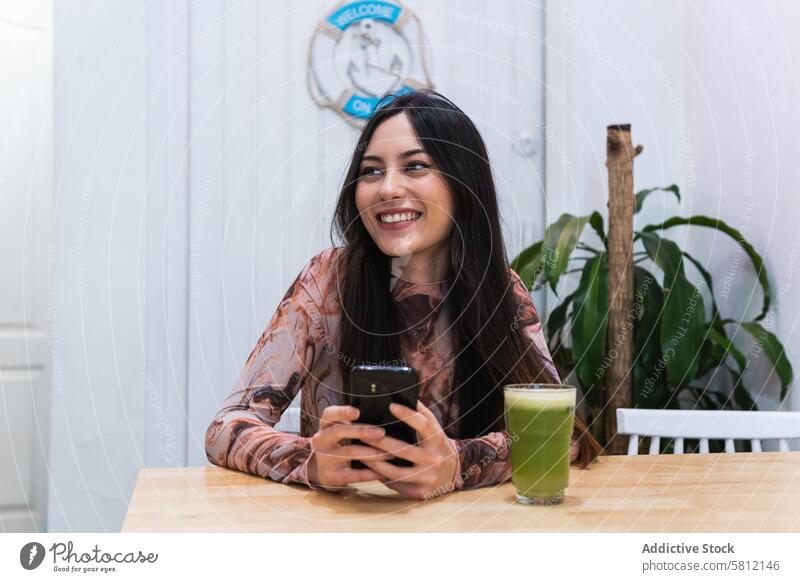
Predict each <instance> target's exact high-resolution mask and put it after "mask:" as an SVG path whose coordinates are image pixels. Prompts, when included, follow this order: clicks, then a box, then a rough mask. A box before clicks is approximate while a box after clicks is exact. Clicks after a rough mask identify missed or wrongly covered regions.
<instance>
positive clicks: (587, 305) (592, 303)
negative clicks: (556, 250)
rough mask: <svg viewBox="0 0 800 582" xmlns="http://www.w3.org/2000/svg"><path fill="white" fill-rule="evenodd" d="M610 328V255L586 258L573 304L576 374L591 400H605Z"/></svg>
mask: <svg viewBox="0 0 800 582" xmlns="http://www.w3.org/2000/svg"><path fill="white" fill-rule="evenodd" d="M607 330H608V256H607V255H606V254H605V253H603V254H600V255H597V256H596V257H593V258H592V259H589V260H588V261H586V264H585V265H584V267H583V273H582V274H581V280H580V283H579V284H578V288H577V289H576V290H575V297H574V299H573V308H572V329H571V332H572V353H573V356H574V358H575V374H576V375H577V376H578V379H579V380H580V382H581V384H582V386H583V388H584V393H585V394H586V395H587V398H588V399H589V401H590V402H592V403H599V402H601V401H602V390H601V386H602V380H603V377H604V376H605V370H604V368H603V358H604V357H605V355H606V332H607Z"/></svg>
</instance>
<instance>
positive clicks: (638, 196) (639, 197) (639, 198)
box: [633, 184, 681, 214]
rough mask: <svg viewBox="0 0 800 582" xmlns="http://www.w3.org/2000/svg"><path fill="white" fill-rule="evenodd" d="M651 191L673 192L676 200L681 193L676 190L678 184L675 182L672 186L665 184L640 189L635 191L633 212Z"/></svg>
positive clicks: (638, 208) (639, 208) (640, 206)
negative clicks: (664, 186)
mask: <svg viewBox="0 0 800 582" xmlns="http://www.w3.org/2000/svg"><path fill="white" fill-rule="evenodd" d="M653 192H672V193H673V194H675V197H676V198H677V199H678V202H680V201H681V193H680V191H679V190H678V186H677V185H676V184H672V186H667V187H666V188H649V189H647V190H640V191H639V192H637V193H636V207H635V208H634V210H633V212H634V214H636V213H637V212H639V211H640V210H641V209H642V205H643V204H644V201H645V200H646V199H647V197H648V196H650V194H652V193H653Z"/></svg>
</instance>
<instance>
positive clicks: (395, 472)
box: [364, 461, 427, 483]
mask: <svg viewBox="0 0 800 582" xmlns="http://www.w3.org/2000/svg"><path fill="white" fill-rule="evenodd" d="M364 464H365V465H366V466H367V467H369V468H370V469H372V470H373V471H375V472H376V473H378V474H380V475H382V476H383V477H388V478H389V479H391V480H392V481H395V482H398V483H422V482H423V481H424V480H425V479H426V475H427V474H426V472H425V471H423V470H422V469H420V468H419V467H397V466H395V465H392V464H391V463H387V462H386V461H364Z"/></svg>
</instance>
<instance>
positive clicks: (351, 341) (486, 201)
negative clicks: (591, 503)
mask: <svg viewBox="0 0 800 582" xmlns="http://www.w3.org/2000/svg"><path fill="white" fill-rule="evenodd" d="M399 113H406V114H407V115H408V117H409V120H410V121H411V124H412V125H413V127H414V130H415V131H416V134H417V137H418V139H419V140H420V142H421V143H422V146H423V147H424V148H425V150H426V152H427V153H428V155H429V156H430V157H431V158H432V160H433V163H434V166H435V167H436V169H437V170H438V171H439V172H441V175H442V177H443V178H444V180H445V182H446V184H447V186H448V187H449V190H450V192H451V194H452V197H453V209H454V211H453V218H454V221H455V228H454V229H453V234H452V236H451V237H450V262H449V265H448V270H449V272H448V281H449V282H450V286H449V290H448V293H447V295H446V297H445V305H444V307H446V308H448V311H449V313H451V314H457V316H454V317H453V319H452V327H451V334H452V336H451V338H452V339H451V342H452V346H453V354H454V355H455V365H454V369H455V371H454V378H453V390H454V393H455V398H457V403H458V409H459V411H460V414H461V417H460V418H459V419H458V433H459V435H458V436H459V438H469V437H477V436H481V435H484V434H486V433H488V432H493V431H498V430H503V429H504V428H505V421H504V418H503V391H502V387H503V386H504V385H505V384H511V383H528V382H543V383H548V382H557V381H558V378H556V377H554V376H553V375H552V374H551V373H550V372H549V370H548V368H547V367H546V366H545V365H544V363H543V360H544V357H543V355H542V354H540V353H539V352H538V351H537V350H536V348H535V346H534V345H533V344H532V342H531V341H530V338H528V337H527V336H525V335H523V334H524V332H523V328H522V326H520V325H519V323H520V322H518V319H519V316H518V315H517V314H516V309H517V305H516V303H515V301H514V293H513V281H512V279H511V276H510V273H509V271H508V258H507V256H506V250H505V246H504V244H503V237H502V232H501V228H500V213H499V210H498V203H497V192H496V190H495V184H494V179H493V178H492V172H491V166H490V164H489V158H488V154H487V151H486V146H485V144H484V142H483V139H482V137H481V135H480V133H479V131H478V129H477V128H476V127H475V125H474V124H473V122H472V120H471V119H470V118H469V117H468V116H467V115H466V114H465V113H464V112H463V111H462V110H461V109H459V107H458V106H456V105H455V104H454V103H453V102H452V101H450V100H449V99H447V98H446V97H444V96H443V95H441V94H440V93H438V92H436V91H433V90H419V91H412V92H409V93H405V94H402V95H388V96H386V97H384V99H382V100H381V102H380V103H379V106H378V108H376V110H375V112H374V113H373V115H372V116H371V117H370V119H369V120H368V121H367V123H366V124H365V126H364V128H363V129H362V131H361V135H360V136H359V138H358V142H357V144H356V147H355V150H354V152H353V156H352V160H351V162H350V166H349V168H348V171H347V175H346V177H345V180H344V185H343V186H342V189H341V192H340V194H339V200H338V202H337V206H336V212H335V216H334V219H333V225H332V239H333V234H334V232H333V231H335V234H336V235H337V236H338V238H339V239H340V240H341V241H343V244H344V246H345V253H344V257H345V260H344V262H343V265H342V266H340V269H339V273H338V279H339V292H340V295H341V302H342V317H341V323H340V328H339V342H340V343H339V349H340V350H341V353H342V354H346V355H347V357H346V358H341V359H340V366H341V372H342V379H343V381H344V384H345V389H347V387H348V386H349V377H350V369H351V367H352V366H353V365H356V364H359V363H375V362H385V361H387V360H402V356H401V350H400V344H399V339H398V334H399V331H400V323H401V322H400V321H399V316H398V314H397V312H396V308H395V305H394V301H393V299H392V297H391V293H390V277H391V259H392V257H389V256H387V255H385V254H384V253H383V252H382V251H381V250H380V249H379V248H378V246H377V245H376V244H375V242H374V241H373V240H372V237H371V236H370V234H369V232H368V231H367V229H366V227H365V226H364V224H363V222H362V221H361V218H360V217H359V212H358V209H357V207H356V202H355V193H356V185H357V181H358V178H359V168H360V164H361V159H362V157H363V155H364V151H365V150H366V148H367V145H368V144H369V141H370V139H371V138H372V135H373V133H374V132H375V129H376V128H377V127H378V126H379V125H380V124H381V123H383V122H384V121H386V120H387V119H389V118H390V117H392V116H394V115H397V114H399ZM515 316H516V319H515ZM515 322H516V323H517V324H518V325H514V324H515ZM579 422H580V424H579V425H578V426H579V427H580V428H581V429H582V430H580V431H579V432H580V433H581V435H580V438H579V443H580V445H581V447H580V448H581V452H580V458H581V462H582V464H583V465H584V466H585V465H587V464H588V463H589V462H590V461H591V459H593V458H594V457H595V456H596V455H597V452H598V450H599V445H597V443H596V441H594V439H592V438H591V435H589V434H588V432H586V427H585V424H583V422H582V421H579Z"/></svg>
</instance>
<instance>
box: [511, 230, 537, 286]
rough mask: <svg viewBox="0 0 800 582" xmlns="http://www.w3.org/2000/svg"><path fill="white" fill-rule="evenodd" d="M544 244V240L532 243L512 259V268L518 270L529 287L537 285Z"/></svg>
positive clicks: (520, 276)
mask: <svg viewBox="0 0 800 582" xmlns="http://www.w3.org/2000/svg"><path fill="white" fill-rule="evenodd" d="M543 244H544V241H538V242H536V243H534V244H532V245H531V246H529V247H528V248H527V249H525V250H523V251H522V252H521V253H520V254H519V255H517V256H516V257H515V258H514V260H513V261H511V268H512V269H514V270H515V271H516V272H517V274H518V275H519V278H520V279H522V282H523V283H525V287H526V288H528V289H532V288H533V287H534V286H535V285H536V279H537V278H538V275H539V271H540V270H541V264H542V245H543Z"/></svg>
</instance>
